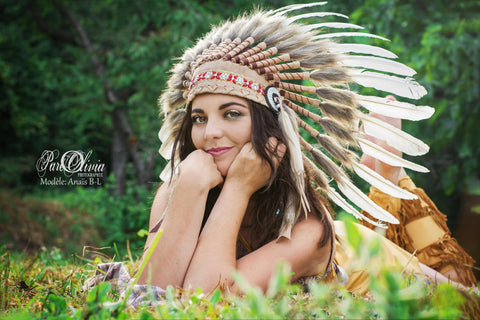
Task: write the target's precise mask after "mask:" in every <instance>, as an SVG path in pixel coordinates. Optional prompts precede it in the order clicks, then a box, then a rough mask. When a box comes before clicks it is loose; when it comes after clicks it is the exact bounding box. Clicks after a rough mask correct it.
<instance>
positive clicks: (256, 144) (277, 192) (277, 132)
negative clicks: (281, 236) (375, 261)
mask: <svg viewBox="0 0 480 320" xmlns="http://www.w3.org/2000/svg"><path fill="white" fill-rule="evenodd" d="M249 105H250V114H251V119H252V136H251V143H252V145H253V148H254V149H255V151H256V152H257V154H258V155H260V156H261V157H262V158H263V159H265V160H266V161H268V163H269V164H270V167H271V169H272V174H271V176H270V179H269V183H268V184H267V185H266V186H265V187H263V188H261V189H260V190H257V191H256V192H255V193H254V194H253V195H252V197H251V198H250V202H249V204H248V208H247V211H249V212H247V214H249V215H250V216H251V217H252V226H251V228H252V232H251V234H252V235H253V236H254V237H255V238H254V239H253V243H251V244H250V245H251V246H252V248H253V249H256V248H259V247H260V246H262V245H264V244H266V243H268V242H270V241H272V240H274V239H275V238H277V237H278V233H279V230H280V227H281V225H282V220H283V216H284V213H285V208H286V205H287V199H288V196H289V194H292V191H295V190H296V189H295V188H296V184H295V181H293V178H292V176H291V174H290V166H289V163H290V156H289V154H288V152H286V153H285V155H284V157H283V159H281V161H280V163H279V165H278V168H275V165H274V161H273V159H272V153H271V152H270V150H267V147H266V146H267V143H268V140H269V138H270V137H275V138H276V139H277V140H278V141H279V143H283V144H285V145H286V144H287V142H286V141H287V140H286V139H287V138H286V137H285V136H284V134H283V132H282V130H281V129H280V126H279V124H278V119H277V116H276V115H274V114H273V113H272V112H271V111H270V110H269V109H268V108H267V107H265V106H263V105H261V104H258V103H256V102H254V101H249ZM191 110H192V109H191V105H189V106H187V110H186V113H185V118H184V119H183V122H182V124H181V128H180V132H179V134H178V136H177V137H176V140H175V143H174V146H173V152H172V161H171V163H172V164H173V163H174V162H175V161H174V157H175V154H176V150H177V149H178V151H179V152H178V155H179V157H180V160H184V159H185V158H186V157H187V156H188V155H189V154H190V153H191V152H192V151H194V150H195V146H194V145H193V142H192V137H191V131H192V121H191ZM275 155H276V153H274V156H275ZM172 173H173V167H172ZM172 176H173V174H172ZM219 194H220V189H219V188H218V187H217V188H214V189H212V190H210V193H209V195H208V199H207V205H206V208H205V215H204V219H203V223H204V224H205V222H206V221H207V219H208V216H209V214H210V211H211V210H212V208H213V205H214V204H215V202H216V200H217V198H218V195H219ZM305 194H306V196H307V200H308V201H309V203H310V209H311V211H310V212H308V214H309V215H310V214H313V215H315V216H316V217H317V218H318V219H319V220H320V221H321V223H322V225H323V234H322V237H321V239H320V241H319V243H318V246H319V247H323V246H325V245H327V244H330V245H331V250H333V234H334V232H333V225H332V224H331V222H330V219H328V217H327V215H328V214H329V213H328V212H327V211H326V208H329V206H328V202H327V201H325V199H324V198H323V197H322V196H321V195H320V194H319V193H317V192H315V190H314V189H313V187H312V185H311V182H310V179H309V175H308V172H307V173H306V177H305ZM303 214H304V213H302V215H301V216H300V218H302V217H303ZM331 252H333V251H331ZM331 254H332V253H331ZM330 259H331V256H330Z"/></svg>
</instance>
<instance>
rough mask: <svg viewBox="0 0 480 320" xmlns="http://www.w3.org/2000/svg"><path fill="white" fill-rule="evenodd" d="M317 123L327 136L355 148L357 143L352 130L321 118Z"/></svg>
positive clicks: (331, 120)
mask: <svg viewBox="0 0 480 320" xmlns="http://www.w3.org/2000/svg"><path fill="white" fill-rule="evenodd" d="M318 123H319V124H320V125H321V126H322V128H323V130H325V132H326V133H328V134H329V135H331V136H333V137H335V138H338V139H340V140H343V141H345V142H348V143H350V144H352V145H354V146H357V141H356V139H355V138H354V131H353V130H352V129H350V128H345V127H344V126H342V125H341V124H340V123H338V122H337V121H335V120H333V119H330V118H327V117H324V118H321V119H320V120H319V121H318Z"/></svg>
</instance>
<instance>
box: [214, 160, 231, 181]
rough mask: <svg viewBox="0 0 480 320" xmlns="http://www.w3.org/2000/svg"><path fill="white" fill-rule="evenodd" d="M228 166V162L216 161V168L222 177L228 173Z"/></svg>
mask: <svg viewBox="0 0 480 320" xmlns="http://www.w3.org/2000/svg"><path fill="white" fill-rule="evenodd" d="M229 168H230V163H228V164H227V163H224V162H223V161H222V162H220V163H217V170H218V172H220V174H221V175H222V177H224V178H225V177H226V176H227V173H228V169H229Z"/></svg>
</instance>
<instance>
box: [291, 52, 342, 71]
mask: <svg viewBox="0 0 480 320" xmlns="http://www.w3.org/2000/svg"><path fill="white" fill-rule="evenodd" d="M337 62H338V54H335V53H321V54H317V55H315V56H313V57H311V58H308V59H305V60H301V61H300V66H302V67H303V68H307V69H313V68H320V67H326V66H333V65H335V64H337Z"/></svg>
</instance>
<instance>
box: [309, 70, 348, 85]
mask: <svg viewBox="0 0 480 320" xmlns="http://www.w3.org/2000/svg"><path fill="white" fill-rule="evenodd" d="M310 78H311V79H312V80H315V81H316V82H318V83H320V84H329V85H331V84H343V83H348V82H351V78H350V75H349V74H348V71H347V70H346V69H345V68H340V67H329V68H323V69H319V70H315V71H313V72H312V73H310Z"/></svg>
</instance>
